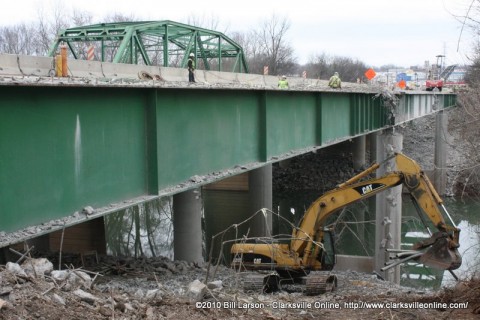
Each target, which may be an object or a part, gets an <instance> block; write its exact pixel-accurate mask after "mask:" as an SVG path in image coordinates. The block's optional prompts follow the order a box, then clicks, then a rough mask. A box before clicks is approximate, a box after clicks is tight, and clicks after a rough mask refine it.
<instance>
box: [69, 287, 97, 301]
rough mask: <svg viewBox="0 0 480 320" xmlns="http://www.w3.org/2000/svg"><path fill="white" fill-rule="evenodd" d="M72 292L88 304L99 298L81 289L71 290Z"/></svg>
mask: <svg viewBox="0 0 480 320" xmlns="http://www.w3.org/2000/svg"><path fill="white" fill-rule="evenodd" d="M73 294H74V295H76V296H77V297H79V298H80V300H82V301H85V302H87V303H90V304H94V303H95V302H97V301H99V300H100V299H99V298H97V297H95V296H94V295H93V294H91V293H88V292H85V291H83V290H82V289H77V290H75V291H73Z"/></svg>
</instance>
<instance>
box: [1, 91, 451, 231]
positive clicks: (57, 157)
mask: <svg viewBox="0 0 480 320" xmlns="http://www.w3.org/2000/svg"><path fill="white" fill-rule="evenodd" d="M0 96H1V97H2V103H1V104H0V164H1V165H0V213H1V214H0V231H7V232H10V231H15V230H18V229H21V228H24V227H27V226H31V225H35V224H41V223H42V222H46V221H50V220H52V219H58V218H62V217H65V216H68V215H71V214H72V213H73V212H75V211H78V210H80V209H81V208H83V207H85V206H87V205H91V206H93V207H95V208H98V207H102V206H105V205H108V204H110V203H112V202H121V201H124V200H130V199H133V198H135V197H143V196H150V195H155V196H158V195H159V194H166V193H168V192H171V191H168V190H171V188H172V187H178V186H180V185H182V184H184V183H185V182H186V181H189V179H190V178H191V177H192V176H195V175H208V174H211V173H218V172H222V171H223V170H227V171H229V170H231V168H234V167H235V166H238V165H245V166H249V165H252V164H255V165H262V164H265V163H271V162H275V161H277V160H278V159H279V158H283V157H285V156H292V152H294V153H296V154H300V153H302V152H308V151H309V150H313V149H314V148H320V147H324V146H328V145H331V144H334V143H337V142H339V141H343V140H346V139H350V138H352V137H355V136H359V135H365V134H367V133H369V132H373V131H375V130H380V129H382V128H386V127H391V126H393V125H396V124H398V123H399V122H398V121H404V120H412V119H413V118H414V117H418V116H419V115H420V116H421V115H422V114H431V113H433V112H435V111H437V110H440V109H443V108H446V107H449V106H451V105H452V104H454V103H455V95H444V94H442V95H436V96H437V98H435V99H439V100H438V101H437V103H436V104H435V107H436V108H437V110H434V109H433V107H432V105H433V101H434V100H433V99H434V98H433V97H434V96H433V95H432V94H425V95H422V94H412V95H404V96H403V97H400V100H402V101H404V103H401V105H400V106H399V108H398V110H397V113H398V116H397V117H396V120H395V122H392V119H391V118H389V117H388V113H389V110H388V108H387V107H386V106H384V103H383V100H382V99H375V98H374V94H372V93H347V92H309V91H293V90H292V91H283V90H282V91H280V90H246V89H245V90H231V89H230V90H227V89H215V90H212V89H210V88H203V89H202V88H197V89H195V90H191V89H187V88H124V87H112V88H108V87H106V88H102V87H80V88H76V87H68V86H67V87H53V86H50V87H49V86H46V87H42V86H7V85H2V86H0ZM438 97H440V98H438ZM276 159H277V160H276ZM214 176H215V175H214ZM175 190H177V191H176V192H179V191H181V190H180V189H175Z"/></svg>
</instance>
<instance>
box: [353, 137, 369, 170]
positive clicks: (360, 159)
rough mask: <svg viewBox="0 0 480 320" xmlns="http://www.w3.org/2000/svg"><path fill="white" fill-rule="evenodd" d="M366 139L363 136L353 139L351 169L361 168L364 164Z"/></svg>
mask: <svg viewBox="0 0 480 320" xmlns="http://www.w3.org/2000/svg"><path fill="white" fill-rule="evenodd" d="M366 147H367V140H366V137H365V136H361V137H357V138H355V139H354V140H353V169H354V170H361V169H362V168H363V167H364V166H365V156H366Z"/></svg>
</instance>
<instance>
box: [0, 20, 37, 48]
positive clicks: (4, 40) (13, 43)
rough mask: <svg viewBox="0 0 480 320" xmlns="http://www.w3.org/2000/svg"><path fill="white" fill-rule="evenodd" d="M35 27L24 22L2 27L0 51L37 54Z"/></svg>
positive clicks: (0, 30) (0, 29)
mask: <svg viewBox="0 0 480 320" xmlns="http://www.w3.org/2000/svg"><path fill="white" fill-rule="evenodd" d="M34 39H35V27H34V26H33V25H26V24H24V23H22V24H18V25H14V26H11V27H2V28H0V52H5V53H14V54H26V55H35V54H37V53H38V52H37V49H36V48H35V43H34Z"/></svg>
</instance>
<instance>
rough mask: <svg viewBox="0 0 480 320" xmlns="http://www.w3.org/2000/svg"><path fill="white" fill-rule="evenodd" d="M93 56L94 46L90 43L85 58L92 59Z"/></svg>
mask: <svg viewBox="0 0 480 320" xmlns="http://www.w3.org/2000/svg"><path fill="white" fill-rule="evenodd" d="M94 57H95V48H94V47H93V45H90V46H89V47H88V49H87V60H93V58H94Z"/></svg>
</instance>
